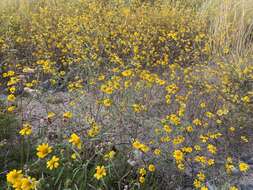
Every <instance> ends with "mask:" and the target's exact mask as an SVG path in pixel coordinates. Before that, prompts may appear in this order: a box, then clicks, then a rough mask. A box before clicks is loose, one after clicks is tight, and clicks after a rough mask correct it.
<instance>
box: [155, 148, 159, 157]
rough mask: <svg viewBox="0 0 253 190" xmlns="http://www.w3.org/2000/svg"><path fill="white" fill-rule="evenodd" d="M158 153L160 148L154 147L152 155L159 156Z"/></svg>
mask: <svg viewBox="0 0 253 190" xmlns="http://www.w3.org/2000/svg"><path fill="white" fill-rule="evenodd" d="M160 154H161V150H160V149H158V148H156V149H155V150H154V155H156V156H159V155H160Z"/></svg>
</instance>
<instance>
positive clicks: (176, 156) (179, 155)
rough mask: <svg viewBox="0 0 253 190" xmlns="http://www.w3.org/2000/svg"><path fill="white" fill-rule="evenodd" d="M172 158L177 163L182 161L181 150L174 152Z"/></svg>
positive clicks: (182, 154)
mask: <svg viewBox="0 0 253 190" xmlns="http://www.w3.org/2000/svg"><path fill="white" fill-rule="evenodd" d="M173 157H174V158H175V160H176V161H177V162H180V161H182V160H183V159H184V153H183V152H182V151H181V150H175V151H174V152H173Z"/></svg>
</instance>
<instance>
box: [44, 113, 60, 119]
mask: <svg viewBox="0 0 253 190" xmlns="http://www.w3.org/2000/svg"><path fill="white" fill-rule="evenodd" d="M54 116H55V113H54V112H48V113H47V119H52V118H53V117H54ZM63 117H64V116H63Z"/></svg>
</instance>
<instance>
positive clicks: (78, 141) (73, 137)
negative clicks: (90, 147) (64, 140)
mask: <svg viewBox="0 0 253 190" xmlns="http://www.w3.org/2000/svg"><path fill="white" fill-rule="evenodd" d="M69 142H70V143H72V144H73V145H74V146H76V147H77V148H79V149H81V144H82V142H81V139H80V137H79V136H78V135H77V134H75V133H73V134H72V135H71V136H70V138H69Z"/></svg>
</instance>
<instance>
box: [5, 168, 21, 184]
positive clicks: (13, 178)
mask: <svg viewBox="0 0 253 190" xmlns="http://www.w3.org/2000/svg"><path fill="white" fill-rule="evenodd" d="M22 177H23V174H22V170H12V171H10V172H9V173H8V174H7V175H6V179H7V182H9V183H11V184H15V183H16V182H17V181H18V180H20V179H22Z"/></svg>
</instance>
